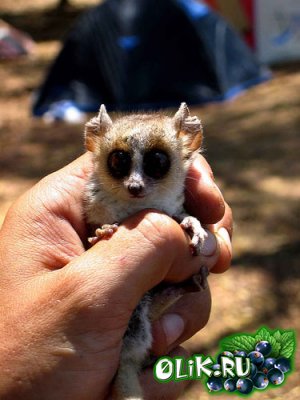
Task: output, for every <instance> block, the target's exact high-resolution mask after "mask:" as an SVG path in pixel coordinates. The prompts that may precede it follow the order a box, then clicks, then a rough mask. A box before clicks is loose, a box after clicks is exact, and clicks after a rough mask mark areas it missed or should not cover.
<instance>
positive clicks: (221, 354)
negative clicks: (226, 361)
mask: <svg viewBox="0 0 300 400" xmlns="http://www.w3.org/2000/svg"><path fill="white" fill-rule="evenodd" d="M221 357H230V358H233V354H232V353H230V351H223V352H222V353H220V354H219V355H218V357H217V361H218V364H221Z"/></svg>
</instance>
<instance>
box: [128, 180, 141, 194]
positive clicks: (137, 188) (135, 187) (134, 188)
mask: <svg viewBox="0 0 300 400" xmlns="http://www.w3.org/2000/svg"><path fill="white" fill-rule="evenodd" d="M143 190H144V186H143V185H142V184H140V183H136V182H135V183H131V184H129V185H128V192H129V193H130V194H131V195H132V196H134V197H139V196H140V195H141V194H142V193H143Z"/></svg>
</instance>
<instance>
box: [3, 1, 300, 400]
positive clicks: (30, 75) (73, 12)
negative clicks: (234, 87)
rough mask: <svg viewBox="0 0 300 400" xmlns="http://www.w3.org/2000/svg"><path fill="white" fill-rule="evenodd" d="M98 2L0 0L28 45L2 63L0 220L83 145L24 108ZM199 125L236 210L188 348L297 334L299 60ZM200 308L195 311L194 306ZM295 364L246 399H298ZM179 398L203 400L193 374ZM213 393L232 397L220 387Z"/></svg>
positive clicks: (202, 112) (212, 108) (206, 110)
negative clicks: (227, 254)
mask: <svg viewBox="0 0 300 400" xmlns="http://www.w3.org/2000/svg"><path fill="white" fill-rule="evenodd" d="M95 3H97V1H92V0H90V1H88V0H86V1H82V0H81V1H79V0H76V1H75V0H74V1H71V4H72V7H70V8H67V9H66V10H64V11H59V12H58V11H57V10H55V5H56V1H51V0H47V1H42V0H38V1H37V0H31V1H30V0H14V2H11V1H10V0H2V1H1V5H0V18H3V19H5V20H6V21H8V22H11V23H13V24H14V25H15V26H16V27H19V28H22V29H24V30H26V31H27V32H29V33H30V34H31V35H32V36H33V38H34V39H35V40H36V42H37V44H36V49H35V54H34V55H32V56H30V57H29V58H24V59H20V60H18V61H14V62H1V63H0V82H1V88H0V148H1V153H0V225H1V222H2V220H3V218H4V215H5V213H6V211H7V209H8V207H9V205H10V204H11V202H12V201H13V200H14V199H15V198H16V197H18V196H19V195H20V194H21V193H22V192H24V191H25V190H26V189H27V188H30V187H31V186H32V185H33V184H34V183H35V182H36V181H38V180H39V179H40V178H41V177H43V176H44V175H46V174H48V173H50V172H51V171H54V170H56V169H58V168H60V167H61V166H63V165H65V164H66V163H68V162H69V161H71V160H73V159H74V158H75V157H76V156H78V155H79V154H81V153H82V151H83V148H82V126H76V125H72V126H71V125H64V124H55V125H46V124H44V123H43V122H42V121H40V120H34V119H32V118H31V116H30V104H31V97H32V93H33V90H34V89H35V88H37V87H38V85H39V83H40V82H41V79H42V77H43V75H44V73H45V70H46V69H47V66H48V65H49V62H50V61H51V60H52V59H53V57H54V56H55V54H56V53H57V51H58V50H59V47H60V43H59V39H61V37H62V35H63V34H64V33H65V31H66V29H67V28H68V27H69V26H70V24H71V23H72V21H73V20H74V18H75V17H76V16H77V15H78V14H79V13H80V12H81V11H82V8H84V7H86V6H88V5H91V4H95ZM193 111H195V113H197V114H198V115H199V116H201V118H202V120H203V123H204V127H205V147H206V151H205V155H206V157H207V159H208V160H209V162H210V163H211V165H212V167H213V170H214V173H215V176H216V179H217V181H218V183H219V185H220V187H221V188H222V191H223V193H224V195H225V197H226V200H227V201H228V202H229V204H230V205H231V207H232V209H233V212H234V219H235V235H234V260H233V265H232V268H231V269H230V270H229V271H228V272H226V273H225V274H223V275H217V276H216V275H215V276H211V277H210V284H211V291H212V297H213V309H212V314H211V319H210V321H209V323H208V325H207V327H206V329H205V330H204V331H202V332H201V333H199V334H197V335H196V336H195V337H194V338H192V339H191V340H190V341H189V342H188V343H187V347H188V348H189V349H190V350H191V351H192V352H193V353H200V354H205V355H213V354H214V353H215V351H216V349H217V345H218V341H219V340H220V339H221V338H223V337H225V336H226V335H229V334H232V333H241V332H253V331H255V330H257V329H258V328H259V327H260V326H261V325H262V324H263V325H267V326H269V327H270V328H272V329H275V328H281V329H294V330H295V331H296V333H297V336H298V335H299V333H300V312H299V306H300V265H299V264H300V262H299V256H300V230H299V221H300V201H299V199H300V162H299V158H300V66H299V65H298V66H297V65H293V66H285V67H281V68H277V69H276V70H274V78H273V80H271V81H269V82H267V83H265V84H263V85H260V86H257V87H255V88H253V89H251V90H249V91H248V92H246V93H245V94H243V95H242V96H240V97H238V98H237V99H235V100H233V101H231V102H228V103H226V104H215V105H209V106H205V107H201V108H195V109H193ZM199 312H201V310H199ZM295 367H296V369H295V372H294V373H293V374H291V375H290V376H289V378H288V380H287V382H286V383H285V384H284V385H283V386H282V387H280V388H276V389H275V390H267V391H265V392H260V393H256V394H254V395H253V396H252V398H253V399H283V398H285V400H292V399H293V400H294V399H297V398H300V383H299V382H300V379H299V367H300V351H299V350H298V351H297V355H296V362H295ZM182 398H183V399H186V400H187V399H192V400H193V399H199V398H201V399H202V400H206V399H209V398H211V395H210V394H208V393H207V392H206V390H205V389H204V387H203V385H202V384H201V383H195V384H192V385H191V386H190V388H189V389H188V391H187V392H186V393H185V395H184V396H183V397H182ZM221 398H222V399H223V398H224V399H227V398H232V396H229V395H224V394H222V395H221Z"/></svg>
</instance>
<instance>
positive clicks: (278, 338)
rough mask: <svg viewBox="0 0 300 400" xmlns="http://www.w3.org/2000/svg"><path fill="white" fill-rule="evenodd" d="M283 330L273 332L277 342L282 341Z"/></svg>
mask: <svg viewBox="0 0 300 400" xmlns="http://www.w3.org/2000/svg"><path fill="white" fill-rule="evenodd" d="M281 336H282V335H281V332H280V331H276V332H275V333H274V334H273V337H274V339H275V340H276V342H279V343H281V340H282V339H281Z"/></svg>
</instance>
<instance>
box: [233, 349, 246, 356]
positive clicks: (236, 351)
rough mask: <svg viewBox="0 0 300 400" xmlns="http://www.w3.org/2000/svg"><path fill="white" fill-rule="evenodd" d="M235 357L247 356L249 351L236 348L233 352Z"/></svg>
mask: <svg viewBox="0 0 300 400" xmlns="http://www.w3.org/2000/svg"><path fill="white" fill-rule="evenodd" d="M233 355H234V357H243V358H246V357H247V353H246V352H245V351H243V350H235V351H234V352H233Z"/></svg>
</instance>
